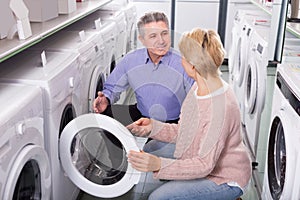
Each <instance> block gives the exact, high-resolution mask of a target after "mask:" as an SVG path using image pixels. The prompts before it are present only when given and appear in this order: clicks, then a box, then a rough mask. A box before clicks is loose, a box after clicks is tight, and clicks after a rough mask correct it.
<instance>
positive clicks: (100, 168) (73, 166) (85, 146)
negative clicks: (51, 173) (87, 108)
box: [59, 113, 140, 198]
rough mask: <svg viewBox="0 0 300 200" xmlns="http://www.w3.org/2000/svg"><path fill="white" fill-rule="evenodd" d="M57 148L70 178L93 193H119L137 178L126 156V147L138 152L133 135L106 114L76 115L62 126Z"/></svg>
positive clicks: (127, 149)
mask: <svg viewBox="0 0 300 200" xmlns="http://www.w3.org/2000/svg"><path fill="white" fill-rule="evenodd" d="M59 147H60V159H61V164H62V166H63V168H64V170H65V172H66V173H67V175H68V176H69V178H70V179H71V180H72V181H73V183H74V184H76V185H77V186H78V187H79V188H80V189H82V190H83V191H85V192H86V193H89V194H91V195H93V196H97V197H102V198H112V197H117V196H120V195H122V194H124V193H126V192H127V191H129V190H130V189H131V188H132V187H133V186H134V185H135V184H137V183H138V181H139V179H140V172H138V171H136V170H135V169H133V168H132V167H131V165H130V164H129V163H128V162H127V156H126V154H127V152H128V151H129V150H135V151H139V148H138V147H137V144H136V141H135V139H134V137H133V136H132V134H131V133H130V132H129V131H128V130H127V128H126V127H124V126H123V125H122V124H121V123H119V122H118V121H116V120H114V119H112V118H110V117H108V116H105V115H101V114H92V113H90V114H85V115H81V116H79V117H77V118H75V119H74V120H72V121H71V122H70V123H69V124H67V126H66V127H65V128H64V130H63V132H62V134H61V138H60V144H59Z"/></svg>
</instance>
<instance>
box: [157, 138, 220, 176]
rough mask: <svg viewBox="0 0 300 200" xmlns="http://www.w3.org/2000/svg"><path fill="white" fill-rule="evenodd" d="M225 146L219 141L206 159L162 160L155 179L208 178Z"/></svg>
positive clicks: (198, 157) (197, 157) (196, 157)
mask: <svg viewBox="0 0 300 200" xmlns="http://www.w3.org/2000/svg"><path fill="white" fill-rule="evenodd" d="M223 146H224V145H223V144H222V142H221V141H219V142H218V143H217V144H216V145H215V146H213V147H212V148H211V149H210V151H209V153H208V154H207V155H205V156H204V157H202V158H201V157H200V156H195V157H192V158H188V159H168V158H161V168H160V170H159V171H158V172H154V173H153V175H154V178H158V179H168V180H188V179H196V178H202V177H206V176H208V175H209V174H210V173H211V172H212V171H213V169H214V168H215V165H216V163H217V161H218V159H219V157H220V154H221V152H222V149H223Z"/></svg>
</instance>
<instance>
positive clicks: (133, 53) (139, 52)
mask: <svg viewBox="0 0 300 200" xmlns="http://www.w3.org/2000/svg"><path fill="white" fill-rule="evenodd" d="M145 52H146V49H145V48H139V49H135V50H132V51H130V52H128V53H127V54H126V57H134V56H142V55H145Z"/></svg>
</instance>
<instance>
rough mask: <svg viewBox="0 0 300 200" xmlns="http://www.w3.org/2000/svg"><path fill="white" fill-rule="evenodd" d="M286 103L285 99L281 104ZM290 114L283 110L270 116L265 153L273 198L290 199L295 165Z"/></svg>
mask: <svg viewBox="0 0 300 200" xmlns="http://www.w3.org/2000/svg"><path fill="white" fill-rule="evenodd" d="M284 102H285V103H288V102H287V101H286V100H284V101H282V102H281V103H282V104H285V103H284ZM288 120H291V118H290V116H288V113H284V112H283V110H282V111H279V112H277V113H275V115H274V117H273V118H272V122H271V127H270V134H269V144H268V153H267V163H266V166H267V169H268V170H267V171H266V172H265V173H266V175H267V177H268V178H267V181H268V188H267V189H268V192H269V193H270V195H271V196H272V198H273V199H292V198H291V195H292V194H293V185H294V182H295V172H296V169H297V166H296V165H295V163H297V155H298V153H297V148H298V146H299V144H298V146H295V145H296V144H295V137H294V136H293V135H291V134H293V133H295V129H293V128H292V127H293V126H294V125H293V124H292V122H291V121H288Z"/></svg>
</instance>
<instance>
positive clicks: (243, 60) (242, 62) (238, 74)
mask: <svg viewBox="0 0 300 200" xmlns="http://www.w3.org/2000/svg"><path fill="white" fill-rule="evenodd" d="M244 35H245V34H241V36H240V39H239V41H238V49H239V57H238V60H239V61H238V65H237V66H236V70H235V82H236V84H237V85H238V86H239V87H240V86H241V85H242V83H243V81H244V76H245V68H246V65H247V48H248V46H247V45H246V44H247V43H246V41H245V40H246V39H245V37H246V36H244Z"/></svg>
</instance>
